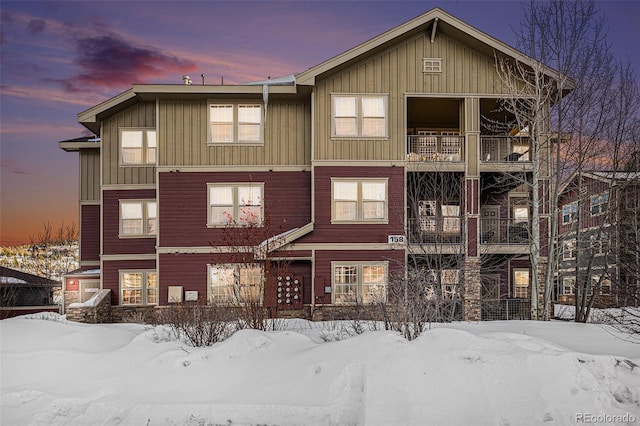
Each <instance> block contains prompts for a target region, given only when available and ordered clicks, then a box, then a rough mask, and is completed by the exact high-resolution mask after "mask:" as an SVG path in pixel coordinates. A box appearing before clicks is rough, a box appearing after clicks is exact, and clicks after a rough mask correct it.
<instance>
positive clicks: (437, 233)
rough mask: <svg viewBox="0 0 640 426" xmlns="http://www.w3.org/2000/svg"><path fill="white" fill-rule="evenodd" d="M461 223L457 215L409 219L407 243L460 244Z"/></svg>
mask: <svg viewBox="0 0 640 426" xmlns="http://www.w3.org/2000/svg"><path fill="white" fill-rule="evenodd" d="M462 223H463V222H462V218H461V217H459V216H446V217H440V218H435V217H431V216H428V217H421V218H413V219H409V225H408V226H409V230H408V231H409V232H408V235H409V244H456V245H457V244H460V243H462Z"/></svg>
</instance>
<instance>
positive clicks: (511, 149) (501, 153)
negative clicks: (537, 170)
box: [480, 136, 531, 163]
mask: <svg viewBox="0 0 640 426" xmlns="http://www.w3.org/2000/svg"><path fill="white" fill-rule="evenodd" d="M480 145H481V146H480V161H481V162H483V163H512V162H516V161H520V162H525V161H531V160H530V155H529V150H530V148H531V140H530V139H529V138H528V137H514V136H480Z"/></svg>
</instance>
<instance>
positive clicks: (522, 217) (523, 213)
mask: <svg viewBox="0 0 640 426" xmlns="http://www.w3.org/2000/svg"><path fill="white" fill-rule="evenodd" d="M528 222H529V208H528V207H526V206H514V207H513V223H514V224H515V223H525V224H526V223H528Z"/></svg>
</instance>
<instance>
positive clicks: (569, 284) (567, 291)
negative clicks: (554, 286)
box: [562, 277, 576, 295]
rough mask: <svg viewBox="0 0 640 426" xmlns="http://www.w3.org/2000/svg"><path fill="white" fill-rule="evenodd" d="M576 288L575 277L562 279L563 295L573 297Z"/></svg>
mask: <svg viewBox="0 0 640 426" xmlns="http://www.w3.org/2000/svg"><path fill="white" fill-rule="evenodd" d="M575 288H576V278H575V277H564V278H562V294H564V295H573V294H574V292H575Z"/></svg>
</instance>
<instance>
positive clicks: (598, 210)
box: [591, 194, 609, 216]
mask: <svg viewBox="0 0 640 426" xmlns="http://www.w3.org/2000/svg"><path fill="white" fill-rule="evenodd" d="M608 204H609V194H600V195H594V196H592V197H591V215H592V216H596V215H600V214H603V213H605V212H606V211H607V205H608Z"/></svg>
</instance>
